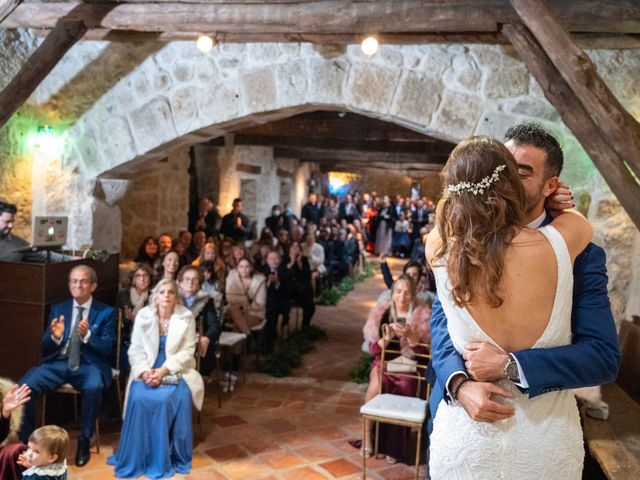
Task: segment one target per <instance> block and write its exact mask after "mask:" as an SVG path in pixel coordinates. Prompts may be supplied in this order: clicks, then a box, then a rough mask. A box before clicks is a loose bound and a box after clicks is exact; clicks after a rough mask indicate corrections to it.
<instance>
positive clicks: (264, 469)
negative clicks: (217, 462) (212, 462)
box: [221, 458, 272, 480]
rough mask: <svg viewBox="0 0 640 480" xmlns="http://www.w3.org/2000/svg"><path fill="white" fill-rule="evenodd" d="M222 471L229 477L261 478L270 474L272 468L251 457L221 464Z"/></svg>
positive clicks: (246, 479) (243, 478)
mask: <svg viewBox="0 0 640 480" xmlns="http://www.w3.org/2000/svg"><path fill="white" fill-rule="evenodd" d="M221 468H222V471H223V473H224V474H225V475H226V476H228V477H229V478H231V479H234V480H235V479H237V480H249V479H259V478H260V479H261V478H263V477H266V476H268V475H271V473H272V470H271V469H270V468H269V467H268V466H267V465H265V464H264V463H262V462H259V461H257V460H256V459H255V458H253V459H245V460H238V461H235V462H229V463H226V464H224V465H222V467H221Z"/></svg>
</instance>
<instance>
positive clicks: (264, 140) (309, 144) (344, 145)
mask: <svg viewBox="0 0 640 480" xmlns="http://www.w3.org/2000/svg"><path fill="white" fill-rule="evenodd" d="M233 141H234V143H235V144H236V145H268V146H273V147H297V148H325V149H336V150H360V151H363V152H389V153H417V154H434V153H437V154H439V155H444V156H446V155H448V154H449V153H451V150H453V146H451V147H450V148H441V147H439V144H434V143H431V142H392V141H388V140H366V139H364V140H363V139H356V138H353V139H343V138H332V137H326V138H305V137H299V136H297V135H292V136H284V135H245V134H240V133H236V134H235V136H234V139H233ZM445 146H447V145H445Z"/></svg>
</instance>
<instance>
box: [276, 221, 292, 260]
mask: <svg viewBox="0 0 640 480" xmlns="http://www.w3.org/2000/svg"><path fill="white" fill-rule="evenodd" d="M276 238H277V240H278V242H277V243H276V246H275V247H273V250H274V251H276V252H278V254H279V255H280V256H281V257H284V256H286V255H287V253H288V252H289V244H290V243H291V240H290V239H289V230H285V229H284V228H281V229H280V230H278V235H277V237H276Z"/></svg>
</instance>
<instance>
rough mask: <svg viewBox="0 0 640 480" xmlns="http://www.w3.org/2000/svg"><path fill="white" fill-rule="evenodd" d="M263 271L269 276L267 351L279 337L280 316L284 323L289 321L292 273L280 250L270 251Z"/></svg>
mask: <svg viewBox="0 0 640 480" xmlns="http://www.w3.org/2000/svg"><path fill="white" fill-rule="evenodd" d="M262 273H264V274H265V276H266V277H267V308H266V318H267V325H266V334H267V335H266V336H267V351H271V350H272V349H273V342H274V341H275V339H276V338H278V328H277V327H278V316H279V315H282V325H287V324H288V323H289V311H290V310H291V303H290V298H291V289H292V286H293V285H292V275H291V271H290V270H289V269H288V268H287V267H286V266H285V265H283V264H282V262H281V258H280V255H279V254H278V252H269V253H268V255H267V265H266V267H265V268H264V269H263V270H262Z"/></svg>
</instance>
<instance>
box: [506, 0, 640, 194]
mask: <svg viewBox="0 0 640 480" xmlns="http://www.w3.org/2000/svg"><path fill="white" fill-rule="evenodd" d="M510 1H511V4H512V5H513V8H514V9H515V10H516V12H517V13H518V15H519V16H520V17H521V19H522V22H523V23H524V24H525V25H526V26H527V27H528V29H529V30H530V31H531V33H532V34H533V36H534V37H535V38H536V40H537V41H538V43H539V44H540V46H541V47H542V49H543V50H544V51H545V53H546V54H547V56H548V57H549V59H550V60H551V62H553V64H554V66H555V67H556V69H557V70H558V72H559V73H560V75H562V78H563V79H564V80H565V81H566V82H567V84H568V85H569V87H570V88H571V90H572V91H573V93H574V94H575V96H576V97H577V98H578V100H579V102H580V103H581V104H582V105H584V107H585V111H586V112H587V114H588V115H589V117H590V118H591V119H592V120H593V122H594V123H595V124H596V125H597V126H598V128H599V129H600V130H602V133H603V134H604V137H605V138H607V139H608V140H609V143H610V146H611V147H612V148H613V150H614V151H615V152H617V153H618V156H619V157H620V158H622V159H624V160H625V161H626V163H627V164H628V165H629V166H630V167H631V169H632V170H633V172H634V173H635V174H636V176H638V177H640V123H638V122H637V121H636V120H635V119H634V118H633V117H632V116H631V114H629V112H627V111H626V110H625V109H624V107H623V106H622V105H621V104H620V102H619V101H618V99H617V98H616V97H615V96H614V95H613V93H612V92H611V90H609V88H608V87H607V85H606V84H605V83H604V81H603V80H602V78H600V75H598V72H597V71H596V67H595V65H594V64H593V63H592V62H591V60H590V59H589V57H587V55H586V54H585V53H584V52H583V51H582V50H580V48H578V46H577V45H576V44H575V43H574V42H573V40H572V39H571V36H570V35H569V33H568V32H567V31H566V29H565V28H564V26H563V25H562V24H561V23H560V22H559V20H558V19H557V17H556V15H555V14H554V13H553V11H552V10H551V8H550V7H549V5H548V4H547V2H546V1H545V0H510ZM621 20H622V19H621ZM620 193H622V192H620ZM636 198H640V197H636ZM638 203H640V202H638Z"/></svg>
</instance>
